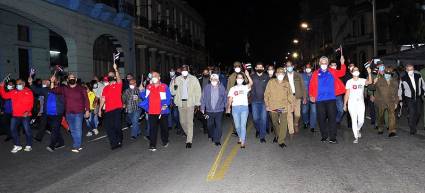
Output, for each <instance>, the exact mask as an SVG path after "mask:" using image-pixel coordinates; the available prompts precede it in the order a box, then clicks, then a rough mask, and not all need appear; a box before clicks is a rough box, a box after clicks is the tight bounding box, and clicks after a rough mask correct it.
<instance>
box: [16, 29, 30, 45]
mask: <svg viewBox="0 0 425 193" xmlns="http://www.w3.org/2000/svg"><path fill="white" fill-rule="evenodd" d="M18 40H19V41H24V42H30V28H29V27H28V26H25V25H18Z"/></svg>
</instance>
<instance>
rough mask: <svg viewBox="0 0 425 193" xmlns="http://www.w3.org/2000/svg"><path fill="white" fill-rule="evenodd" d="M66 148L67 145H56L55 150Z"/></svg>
mask: <svg viewBox="0 0 425 193" xmlns="http://www.w3.org/2000/svg"><path fill="white" fill-rule="evenodd" d="M64 147H65V145H56V147H55V149H62V148H64Z"/></svg>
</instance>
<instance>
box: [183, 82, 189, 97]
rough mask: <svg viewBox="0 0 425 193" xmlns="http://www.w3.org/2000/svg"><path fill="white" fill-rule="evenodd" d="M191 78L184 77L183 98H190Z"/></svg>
mask: <svg viewBox="0 0 425 193" xmlns="http://www.w3.org/2000/svg"><path fill="white" fill-rule="evenodd" d="M188 85H189V79H188V78H186V79H185V78H183V87H182V88H181V89H182V90H181V95H182V97H181V98H182V99H188V98H189V86H188Z"/></svg>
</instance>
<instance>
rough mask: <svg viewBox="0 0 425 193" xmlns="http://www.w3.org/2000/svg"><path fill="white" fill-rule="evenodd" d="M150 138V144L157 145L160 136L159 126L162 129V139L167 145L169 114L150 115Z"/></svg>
mask: <svg viewBox="0 0 425 193" xmlns="http://www.w3.org/2000/svg"><path fill="white" fill-rule="evenodd" d="M149 126H150V132H149V139H150V146H151V147H156V141H157V138H158V127H160V129H161V140H162V143H163V144H164V145H165V144H166V143H168V115H161V118H160V115H149Z"/></svg>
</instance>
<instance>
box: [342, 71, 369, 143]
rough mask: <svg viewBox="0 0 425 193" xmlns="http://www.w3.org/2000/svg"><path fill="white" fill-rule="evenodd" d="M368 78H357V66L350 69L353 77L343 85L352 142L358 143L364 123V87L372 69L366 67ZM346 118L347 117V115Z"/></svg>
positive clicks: (345, 109) (367, 82) (358, 72)
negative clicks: (351, 131)
mask: <svg viewBox="0 0 425 193" xmlns="http://www.w3.org/2000/svg"><path fill="white" fill-rule="evenodd" d="M367 73H368V79H367V80H366V79H364V78H359V76H360V71H359V68H357V67H354V68H353V69H352V73H351V74H352V75H353V78H352V79H350V80H348V81H347V84H346V85H345V89H346V92H345V97H344V111H346V112H347V110H348V112H349V113H350V117H351V122H352V129H353V134H354V141H353V143H358V142H359V138H361V137H362V135H361V133H360V130H361V128H362V126H363V123H364V118H365V103H364V89H365V87H367V86H368V85H369V84H371V83H372V70H371V69H370V67H369V68H367ZM347 118H348V117H347Z"/></svg>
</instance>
